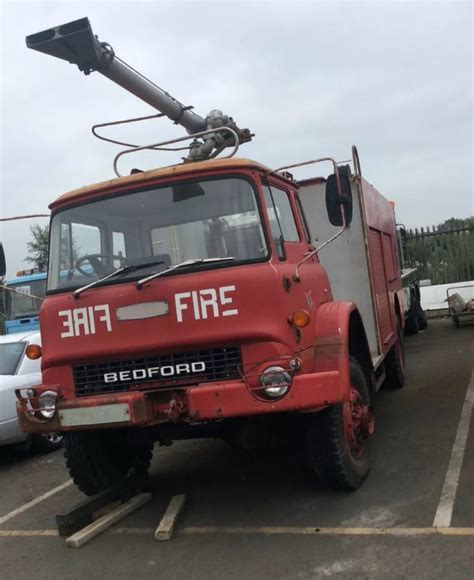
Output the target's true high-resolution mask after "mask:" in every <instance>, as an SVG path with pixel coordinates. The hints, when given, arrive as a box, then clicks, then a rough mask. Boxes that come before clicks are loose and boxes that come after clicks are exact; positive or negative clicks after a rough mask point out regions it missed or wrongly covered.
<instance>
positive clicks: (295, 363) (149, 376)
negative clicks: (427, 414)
mask: <svg viewBox="0 0 474 580" xmlns="http://www.w3.org/2000/svg"><path fill="white" fill-rule="evenodd" d="M27 44H28V46H30V47H31V48H34V49H36V50H40V51H41V52H46V53H48V54H52V55H53V56H58V57H60V58H64V59H66V60H69V61H71V62H73V63H75V64H77V65H78V66H79V68H80V69H81V70H83V71H84V72H85V73H86V74H88V73H90V72H91V71H94V70H96V71H98V72H100V73H101V74H103V75H104V76H106V77H108V78H110V79H112V80H113V81H114V82H116V83H118V84H119V85H121V86H122V87H124V88H126V89H127V90H130V91H131V92H133V93H134V94H136V95H137V96H139V97H140V98H141V99H142V100H144V101H146V102H147V103H149V104H152V106H154V107H156V108H157V109H158V110H159V111H160V115H161V114H164V115H167V116H168V117H169V118H171V119H173V120H174V121H175V122H176V123H177V124H180V125H182V126H184V127H185V128H186V130H187V131H188V134H187V135H185V136H183V137H180V138H177V139H174V140H170V141H167V142H164V143H153V144H149V145H144V146H136V145H135V146H130V147H128V148H127V149H125V150H124V151H122V152H121V153H119V154H118V155H117V156H116V158H115V160H114V169H115V171H116V173H117V174H120V171H119V166H120V162H121V158H122V157H123V155H125V154H127V155H128V154H132V153H134V154H135V153H139V152H140V151H141V150H143V149H155V150H161V149H163V148H167V147H169V146H170V145H173V146H175V144H178V143H179V144H180V146H181V145H182V143H183V142H184V141H186V140H191V144H190V146H189V156H188V158H187V159H186V160H185V161H184V162H183V163H179V164H177V165H173V166H169V167H163V168H158V169H152V170H149V171H141V170H135V171H133V172H132V174H131V175H125V176H118V177H117V178H115V179H111V180H109V181H106V182H103V183H99V184H94V185H86V186H85V187H82V188H80V189H77V190H74V191H72V192H69V193H66V194H64V195H62V196H61V197H59V198H58V199H57V200H56V201H54V202H53V203H52V204H51V205H50V208H51V225H50V231H51V244H50V257H49V272H48V288H47V296H46V298H45V300H44V302H43V304H42V307H41V311H40V323H41V328H42V329H43V345H42V354H41V358H42V383H41V384H40V385H37V386H34V387H33V388H30V389H28V390H27V391H25V390H19V391H18V393H17V396H18V403H17V408H18V415H19V419H20V422H21V425H22V428H23V429H24V430H25V431H26V432H47V431H60V432H62V433H64V441H65V443H64V444H65V456H66V465H67V467H68V469H69V471H70V473H71V476H72V478H73V479H74V481H75V483H76V484H77V485H78V487H79V488H80V489H81V490H82V491H83V492H84V493H86V494H87V495H92V494H95V493H97V492H100V491H102V490H103V489H105V488H107V487H109V486H110V485H112V484H115V483H117V482H119V481H121V480H123V479H124V478H125V477H126V475H127V474H128V473H129V472H130V470H134V471H135V472H136V473H137V474H140V473H143V472H144V471H146V470H147V469H148V466H149V464H150V460H151V453H152V449H153V444H154V443H155V442H156V441H158V442H160V443H161V444H168V443H170V442H172V441H173V440H176V439H185V438H194V437H209V436H212V437H222V438H224V439H225V440H227V441H229V442H231V443H232V444H234V445H240V446H241V447H243V448H246V449H247V448H261V447H267V446H279V447H282V446H283V447H286V448H289V449H290V450H291V451H292V452H300V451H303V452H304V453H305V454H306V456H307V458H308V460H309V463H310V465H312V467H313V470H314V472H315V473H316V474H317V475H318V476H319V477H320V478H321V479H322V480H324V481H325V482H326V483H327V484H328V485H329V486H330V487H332V488H334V489H345V490H354V489H357V488H358V487H359V486H360V485H361V484H362V483H363V481H364V480H365V478H366V477H367V475H368V473H369V470H370V465H371V459H370V447H371V438H372V436H373V433H374V430H375V416H374V410H373V405H372V397H373V394H374V393H375V392H376V391H377V390H378V389H379V388H380V387H381V386H382V385H386V386H388V387H391V388H400V387H402V386H403V384H404V380H405V371H404V358H403V325H404V320H405V313H404V309H403V299H402V283H401V277H400V264H399V261H398V257H397V248H396V230H395V219H394V213H393V208H392V206H391V205H390V203H389V202H388V201H387V200H386V199H385V198H384V197H383V196H382V195H381V194H380V193H378V192H377V191H376V189H375V188H374V187H373V186H372V185H370V184H369V183H368V182H367V181H366V180H365V179H364V178H363V177H362V174H361V169H360V162H359V157H358V154H357V150H356V148H355V147H354V148H353V150H352V156H353V159H352V166H349V165H347V164H345V165H341V164H338V163H337V162H336V161H335V160H334V159H331V158H329V157H324V158H320V159H314V160H311V161H307V162H303V163H293V164H290V165H288V166H285V167H281V168H278V169H272V168H269V167H267V166H266V165H263V164H261V163H259V162H256V161H252V160H248V159H242V158H236V157H233V156H232V155H233V154H235V152H236V151H237V149H238V147H239V145H241V144H242V143H245V142H246V141H248V140H250V139H251V138H252V137H253V135H252V133H251V132H250V131H249V130H248V129H241V128H240V127H239V126H238V125H237V124H236V123H235V122H234V120H233V119H232V117H230V116H228V115H224V114H223V113H221V112H220V111H216V110H213V111H211V113H210V114H209V115H207V116H206V117H200V116H198V115H197V114H196V113H194V112H192V111H191V109H190V108H189V107H185V106H184V105H181V103H179V102H178V101H176V99H174V98H173V97H171V96H170V95H168V94H167V93H165V92H164V91H162V90H161V89H159V88H158V87H156V86H155V85H153V84H152V83H151V82H150V81H148V80H147V79H144V77H142V76H141V75H139V73H137V72H136V71H135V70H134V69H132V68H131V67H128V65H125V63H123V61H121V60H120V59H118V57H116V55H115V52H114V51H113V50H112V48H111V47H110V45H109V44H107V43H100V42H99V41H98V39H97V37H96V36H94V35H93V34H92V31H91V28H90V25H89V22H88V20H87V19H81V20H80V21H75V22H73V23H68V24H67V25H63V26H61V27H56V28H54V29H51V30H48V31H44V32H41V33H38V34H35V35H32V36H30V37H27ZM155 116H156V115H155ZM229 149H231V153H230V154H228V155H227V156H222V155H221V157H220V158H217V156H218V155H219V154H222V153H226V152H228V150H229ZM309 164H311V165H317V166H318V167H319V166H321V165H322V166H323V167H325V168H326V169H325V177H320V176H318V177H315V178H313V179H310V180H304V181H298V179H296V178H295V177H294V176H293V175H292V174H290V173H288V170H289V169H291V170H292V171H295V170H296V171H297V170H298V167H300V166H301V165H309ZM328 167H329V174H327V173H326V172H327V168H328ZM319 173H320V172H318V174H319ZM315 238H317V239H315ZM66 267H67V269H68V273H67V275H66V276H65V275H62V274H61V273H62V272H64V269H65V268H66Z"/></svg>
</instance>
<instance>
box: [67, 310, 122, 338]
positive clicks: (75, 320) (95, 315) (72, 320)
mask: <svg viewBox="0 0 474 580" xmlns="http://www.w3.org/2000/svg"><path fill="white" fill-rule="evenodd" d="M58 316H59V318H63V319H64V320H62V323H63V329H64V332H61V338H70V337H72V336H80V335H81V334H82V335H89V334H95V333H96V331H97V330H96V329H97V326H99V325H100V326H101V327H105V330H106V331H107V332H112V323H111V321H110V310H109V305H108V304H98V305H97V306H85V307H84V308H73V309H72V310H60V311H59V312H58Z"/></svg>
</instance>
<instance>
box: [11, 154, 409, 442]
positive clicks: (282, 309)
mask: <svg viewBox="0 0 474 580" xmlns="http://www.w3.org/2000/svg"><path fill="white" fill-rule="evenodd" d="M192 165H193V164H190V168H189V172H188V173H184V172H183V171H181V175H180V176H179V177H186V178H188V179H189V178H190V177H195V176H197V175H199V177H202V176H205V175H210V174H212V175H216V174H218V173H221V174H225V173H226V172H227V173H229V172H230V171H232V174H233V175H235V174H236V173H240V174H243V175H245V176H247V177H248V178H250V179H252V180H253V181H254V183H255V184H256V188H257V191H258V195H259V196H260V197H262V198H263V193H262V186H261V178H262V177H264V178H265V179H269V180H270V182H274V183H275V184H278V186H279V187H280V188H283V189H286V191H287V192H288V193H289V195H290V199H291V203H292V209H293V212H294V215H295V218H296V221H297V225H298V228H299V230H300V238H301V241H300V242H286V243H285V250H286V260H285V261H280V260H279V259H278V257H277V255H276V252H275V248H274V247H272V248H271V250H272V255H271V257H270V259H269V260H268V261H267V262H262V263H255V264H251V265H239V266H235V265H230V266H228V265H226V266H225V267H222V268H217V269H212V270H207V271H200V272H199V273H193V272H187V273H177V274H175V275H171V276H169V277H163V278H159V279H156V280H154V281H151V282H150V283H148V284H147V285H145V286H144V287H143V288H142V289H137V287H136V286H135V283H134V282H124V283H120V284H114V285H109V286H101V287H96V288H91V289H90V290H87V291H85V292H84V293H83V294H81V295H80V296H79V297H78V298H74V297H73V295H72V293H71V292H70V291H68V292H64V293H59V294H54V295H49V296H47V298H46V299H45V301H44V302H43V305H42V308H41V312H40V322H41V329H42V341H43V347H42V349H43V357H42V380H43V382H42V385H39V386H38V387H37V388H36V390H37V394H40V393H41V392H42V391H44V390H47V389H48V388H54V389H57V390H58V413H56V416H55V418H54V419H53V420H52V421H50V422H48V423H38V422H35V421H32V420H31V419H30V418H29V415H28V413H27V410H26V409H27V400H26V399H20V401H19V403H18V413H19V418H20V422H21V425H22V428H23V429H24V430H25V431H30V432H35V431H51V430H68V429H67V428H63V427H62V426H61V424H60V421H59V418H58V415H59V413H60V411H61V410H62V409H68V408H78V407H93V406H99V405H105V404H107V405H108V404H111V403H127V404H128V405H129V409H130V421H128V422H125V423H123V424H120V425H117V424H113V425H112V426H113V427H117V426H121V425H125V426H136V427H142V426H149V425H154V424H159V423H162V422H168V421H176V420H184V421H188V422H193V421H203V420H212V419H223V418H228V417H241V416H251V415H257V414H266V413H278V412H288V411H292V412H298V411H308V410H317V409H320V408H323V407H325V406H327V405H329V404H333V403H344V404H346V405H347V404H349V403H350V387H349V338H348V337H349V323H350V322H349V321H350V317H351V313H353V312H355V311H356V305H355V304H353V303H351V302H333V301H332V293H331V288H330V284H329V281H328V276H327V274H326V272H325V270H324V268H323V267H322V266H321V265H320V263H319V261H318V259H317V257H313V258H312V259H311V260H309V261H308V262H307V263H306V264H305V267H304V269H302V275H301V280H300V281H299V282H296V281H294V280H293V276H294V274H295V265H296V264H297V263H298V262H299V261H301V260H302V258H303V257H304V256H305V253H306V252H308V250H309V249H311V248H312V246H311V245H310V244H309V243H308V241H307V240H306V239H305V234H304V229H303V224H302V218H301V215H300V214H299V209H298V206H297V204H296V201H295V194H296V190H297V186H296V185H295V184H294V183H292V182H290V181H288V180H286V179H283V178H280V177H279V176H273V177H268V176H267V170H266V168H263V167H258V166H256V167H255V168H252V169H250V168H248V166H243V167H241V168H238V167H236V166H235V163H234V165H233V166H232V169H231V170H230V169H225V168H219V169H214V170H212V171H211V170H210V169H209V170H207V171H205V170H204V171H203V170H201V171H199V173H197V172H196V171H195V170H194V171H193V168H192ZM201 165H203V164H201ZM247 165H248V163H247ZM176 179H178V177H173V175H170V174H168V175H167V176H164V177H163V176H162V177H159V178H157V177H156V176H155V177H150V178H149V179H146V178H144V179H143V183H142V184H141V186H142V185H143V186H147V185H150V186H151V185H153V184H156V183H160V184H162V183H165V182H169V181H170V180H171V181H175V180H176ZM124 181H125V183H124ZM129 181H130V183H128V182H127V180H122V182H121V183H120V184H118V185H117V184H115V183H114V181H112V182H109V183H108V184H105V185H101V186H99V187H97V188H95V189H91V188H87V189H85V190H84V192H83V193H80V194H79V195H76V196H75V197H74V199H72V200H71V199H69V198H67V197H65V198H64V199H63V200H59V201H57V202H55V203H54V204H52V206H51V207H52V209H53V211H56V210H58V209H61V208H63V207H66V206H68V205H69V204H71V203H77V202H78V201H86V200H87V201H89V200H90V199H92V198H94V197H97V196H103V195H104V194H113V193H116V192H117V191H118V190H120V191H124V190H127V189H130V190H132V189H133V188H136V185H135V182H134V181H133V180H132V179H129ZM132 181H133V182H132ZM262 206H263V203H262ZM365 209H366V214H367V221H368V223H370V224H377V223H378V222H377V220H379V219H380V215H382V213H381V212H379V211H378V210H377V207H372V206H371V201H370V191H369V193H368V201H367V205H366V208H365ZM383 215H385V214H383ZM262 219H263V222H264V227H265V228H266V230H267V231H270V227H269V222H268V217H267V215H266V214H265V213H264V215H262ZM392 226H393V229H394V223H393V224H392V225H391V226H390V225H389V224H381V230H383V229H384V228H386V227H387V228H392ZM269 240H271V236H269ZM369 246H370V255H371V261H372V266H373V268H374V273H375V276H376V279H377V280H380V279H382V278H383V280H387V283H388V284H389V290H392V289H398V286H397V285H394V284H395V282H394V281H390V280H388V279H387V274H386V272H385V270H383V273H382V272H378V270H377V268H378V267H379V266H378V265H377V260H380V256H377V254H376V250H375V249H374V248H375V246H374V244H373V243H372V242H371V241H370V238H369ZM228 285H234V286H235V292H234V293H233V301H234V302H233V308H237V309H238V311H239V314H238V316H235V317H233V318H224V317H220V318H208V319H206V320H194V319H193V318H192V317H190V316H189V317H185V319H184V321H183V322H181V323H179V322H177V319H176V311H175V303H174V295H175V294H176V293H179V292H187V291H192V290H202V289H206V288H218V287H222V286H228ZM390 285H392V286H390ZM400 288H401V284H400ZM376 294H377V304H378V312H379V314H380V317H381V318H383V320H384V321H385V319H387V320H389V321H391V322H392V314H393V311H392V304H391V303H390V304H388V302H384V299H383V289H382V290H381V291H379V290H378V289H377V290H376ZM156 300H166V301H167V302H168V304H169V308H170V312H169V314H168V315H166V316H160V317H159V318H150V319H147V320H127V321H119V320H117V318H116V316H115V309H116V308H118V307H121V306H128V305H131V304H136V303H146V302H151V301H156ZM390 302H392V298H390ZM102 304H108V305H109V306H110V313H111V316H112V320H111V326H112V328H111V331H110V332H108V331H106V329H105V328H104V325H98V326H97V332H96V334H94V335H93V336H79V337H69V338H61V336H60V332H61V329H60V327H59V325H58V323H59V317H58V312H59V311H63V310H67V309H71V308H79V307H86V306H95V305H102ZM298 309H304V310H306V311H307V312H308V313H309V314H310V317H311V321H310V324H309V325H308V326H307V327H305V328H303V329H301V330H298V331H297V330H296V329H295V328H293V327H292V326H291V324H290V323H289V317H290V316H291V314H292V313H293V312H294V311H295V310H298ZM384 324H385V322H384ZM391 329H392V331H393V324H392V325H391ZM362 340H364V337H362ZM388 344H389V343H386V346H388ZM225 345H240V346H241V350H242V361H243V367H242V369H241V375H242V378H241V380H235V379H234V380H229V381H225V382H212V383H207V384H199V385H196V384H195V385H191V386H187V387H183V386H180V387H176V386H174V387H169V388H166V387H160V388H153V384H150V385H147V386H146V388H144V387H143V385H141V386H140V387H141V388H140V390H138V389H137V388H135V389H134V388H133V387H131V389H130V390H129V391H128V392H121V393H115V394H107V395H97V396H88V397H81V398H76V396H75V389H74V382H73V375H72V365H74V364H75V363H82V364H84V363H87V362H97V361H108V360H117V359H121V358H123V359H127V358H131V357H133V356H137V357H138V356H145V355H157V354H161V353H163V354H165V353H173V352H180V351H185V350H187V349H188V350H193V349H198V348H212V347H219V346H225ZM294 358H299V359H300V360H301V363H302V365H301V369H300V370H298V371H297V372H296V373H294V377H293V384H292V386H291V388H290V390H289V393H288V394H287V395H286V396H284V397H283V398H282V399H280V400H276V401H275V400H266V399H264V398H263V397H262V396H261V391H260V389H259V382H258V378H259V376H260V374H261V372H262V371H263V370H264V369H265V368H266V367H268V366H271V365H272V364H279V365H281V366H284V367H285V368H288V363H289V361H290V360H291V359H294ZM58 385H59V387H58ZM108 426H110V425H103V427H104V428H105V427H108ZM75 428H76V429H79V428H80V429H83V428H87V427H85V426H81V427H75ZM95 428H97V425H96V426H95Z"/></svg>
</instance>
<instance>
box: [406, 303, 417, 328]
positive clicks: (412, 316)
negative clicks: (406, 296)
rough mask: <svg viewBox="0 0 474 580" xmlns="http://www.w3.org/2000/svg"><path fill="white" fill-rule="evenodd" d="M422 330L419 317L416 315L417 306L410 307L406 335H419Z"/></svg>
mask: <svg viewBox="0 0 474 580" xmlns="http://www.w3.org/2000/svg"><path fill="white" fill-rule="evenodd" d="M419 330H420V323H419V320H418V316H417V315H416V308H415V304H412V305H411V306H410V309H409V310H408V313H407V317H406V319H405V334H406V335H413V334H418V332H419Z"/></svg>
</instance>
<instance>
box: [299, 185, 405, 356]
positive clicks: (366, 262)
mask: <svg viewBox="0 0 474 580" xmlns="http://www.w3.org/2000/svg"><path fill="white" fill-rule="evenodd" d="M351 188H352V198H353V217H352V222H351V224H350V226H349V227H348V228H347V229H346V230H345V231H344V232H343V234H342V235H341V236H339V237H338V238H336V239H335V240H334V241H333V242H331V243H330V244H329V245H327V246H325V247H324V248H322V249H321V251H320V252H319V260H320V262H321V264H322V265H323V266H324V267H325V269H326V271H327V273H328V275H329V280H330V283H331V287H332V292H333V296H334V300H353V301H354V302H355V303H356V304H357V306H358V308H359V311H360V314H361V317H362V320H363V323H364V327H365V330H366V334H367V339H368V343H369V348H370V351H371V355H372V359H373V360H374V363H376V362H377V361H381V360H382V359H383V356H384V355H385V354H386V353H387V352H388V350H389V349H390V347H391V346H392V344H393V342H394V341H395V340H396V320H395V306H394V303H395V293H396V292H397V291H399V290H400V289H401V281H400V272H399V267H398V262H397V259H396V248H395V247H394V244H395V243H396V237H395V235H396V234H395V219H394V214H393V209H392V207H391V206H390V203H389V202H388V201H387V200H386V199H385V198H384V197H383V196H382V195H381V194H380V193H378V192H377V191H376V190H375V189H374V188H373V187H372V186H371V185H370V184H369V183H368V182H366V181H365V180H363V179H362V180H361V183H360V184H358V183H357V182H356V181H354V180H353V181H352V182H351ZM325 189H326V180H325V179H323V178H316V179H310V180H307V181H304V182H302V184H301V187H300V190H299V195H300V199H301V202H302V205H303V208H304V210H305V213H306V218H307V220H308V223H309V227H310V229H311V233H312V236H313V238H315V239H316V242H315V243H316V246H317V245H321V244H322V243H323V242H324V241H326V240H328V239H329V238H330V237H332V236H334V235H335V234H336V233H337V232H338V231H339V230H340V227H339V226H333V225H331V223H330V222H329V220H328V218H327V210H326V194H325Z"/></svg>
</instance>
